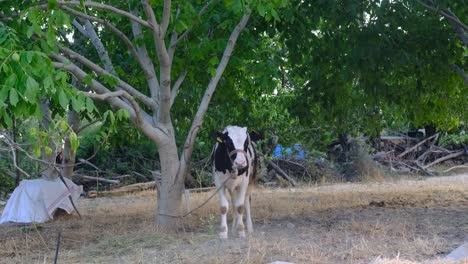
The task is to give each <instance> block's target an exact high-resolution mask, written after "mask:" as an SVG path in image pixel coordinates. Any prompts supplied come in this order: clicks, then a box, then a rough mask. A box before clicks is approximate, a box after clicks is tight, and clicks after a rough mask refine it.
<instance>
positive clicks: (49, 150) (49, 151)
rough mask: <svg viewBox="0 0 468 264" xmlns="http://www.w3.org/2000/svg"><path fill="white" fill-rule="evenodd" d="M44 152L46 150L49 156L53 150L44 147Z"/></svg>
mask: <svg viewBox="0 0 468 264" xmlns="http://www.w3.org/2000/svg"><path fill="white" fill-rule="evenodd" d="M44 150H45V153H46V154H47V155H50V154H52V149H51V148H50V147H49V146H45V147H44Z"/></svg>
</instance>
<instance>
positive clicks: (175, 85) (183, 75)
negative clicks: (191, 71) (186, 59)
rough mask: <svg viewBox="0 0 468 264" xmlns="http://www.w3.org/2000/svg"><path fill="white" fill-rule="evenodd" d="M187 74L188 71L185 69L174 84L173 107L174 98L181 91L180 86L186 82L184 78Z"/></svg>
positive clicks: (172, 92) (172, 93)
mask: <svg viewBox="0 0 468 264" xmlns="http://www.w3.org/2000/svg"><path fill="white" fill-rule="evenodd" d="M185 76H187V71H184V72H183V73H181V74H180V76H179V78H178V79H177V81H176V82H175V84H174V86H173V87H172V91H171V107H172V104H174V100H175V98H176V96H177V93H178V91H179V88H180V86H181V85H182V83H183V82H184V79H185Z"/></svg>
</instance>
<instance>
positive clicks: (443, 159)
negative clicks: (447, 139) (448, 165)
mask: <svg viewBox="0 0 468 264" xmlns="http://www.w3.org/2000/svg"><path fill="white" fill-rule="evenodd" d="M463 154H465V150H460V151H458V152H455V153H453V154H450V155H447V156H445V157H442V158H439V159H436V160H434V161H433V162H431V163H429V164H427V165H426V166H424V168H425V169H427V168H429V167H431V166H434V165H435V164H438V163H441V162H442V161H446V160H449V159H453V158H456V157H458V156H461V155H463Z"/></svg>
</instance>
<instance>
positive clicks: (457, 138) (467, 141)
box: [439, 133, 468, 147]
mask: <svg viewBox="0 0 468 264" xmlns="http://www.w3.org/2000/svg"><path fill="white" fill-rule="evenodd" d="M439 145H440V146H442V147H463V146H467V145H468V134H465V133H453V134H449V133H445V134H443V135H442V136H441V137H440V139H439Z"/></svg>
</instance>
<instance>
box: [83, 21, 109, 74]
mask: <svg viewBox="0 0 468 264" xmlns="http://www.w3.org/2000/svg"><path fill="white" fill-rule="evenodd" d="M84 28H85V30H86V33H87V36H88V38H89V40H90V41H91V43H93V46H94V48H95V49H96V51H97V53H98V55H99V59H100V60H101V61H103V62H104V69H105V70H106V71H108V72H110V73H111V74H112V75H114V76H117V73H116V72H115V69H114V65H113V64H112V61H111V59H110V57H109V53H108V52H107V50H106V48H105V47H104V44H102V41H101V39H100V38H99V37H98V35H97V34H96V30H94V26H93V25H92V24H91V22H89V20H85V21H84Z"/></svg>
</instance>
